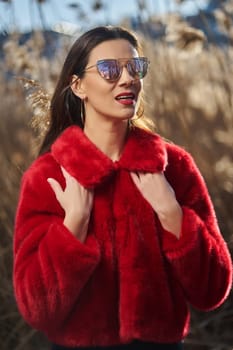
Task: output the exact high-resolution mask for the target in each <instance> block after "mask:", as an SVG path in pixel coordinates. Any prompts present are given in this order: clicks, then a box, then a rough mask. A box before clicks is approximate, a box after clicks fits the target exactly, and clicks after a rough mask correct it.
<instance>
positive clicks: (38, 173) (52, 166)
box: [22, 152, 60, 185]
mask: <svg viewBox="0 0 233 350" xmlns="http://www.w3.org/2000/svg"><path fill="white" fill-rule="evenodd" d="M59 172H60V167H59V165H58V163H57V162H56V161H55V159H54V158H53V156H52V154H51V153H50V152H47V153H45V154H43V155H41V156H39V157H38V158H37V159H35V160H34V162H33V163H32V164H31V165H30V166H29V168H28V169H27V170H26V171H25V173H24V174H23V178H22V182H23V183H25V182H27V183H28V184H32V185H34V184H35V185H39V184H40V183H41V182H44V179H46V180H47V178H48V177H55V178H56V177H57V174H59Z"/></svg>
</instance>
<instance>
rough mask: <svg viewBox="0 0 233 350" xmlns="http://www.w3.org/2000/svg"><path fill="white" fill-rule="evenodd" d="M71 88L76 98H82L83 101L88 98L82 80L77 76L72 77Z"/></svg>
mask: <svg viewBox="0 0 233 350" xmlns="http://www.w3.org/2000/svg"><path fill="white" fill-rule="evenodd" d="M70 88H71V90H72V91H73V93H74V94H75V95H76V96H78V97H79V98H81V100H84V99H85V98H86V94H85V91H84V89H83V88H82V80H81V79H80V78H79V77H78V76H77V75H75V74H74V75H72V77H71V81H70Z"/></svg>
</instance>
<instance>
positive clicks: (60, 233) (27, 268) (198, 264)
mask: <svg viewBox="0 0 233 350" xmlns="http://www.w3.org/2000/svg"><path fill="white" fill-rule="evenodd" d="M148 65H149V61H148V59H147V58H145V57H143V56H142V55H141V50H140V48H139V45H138V42H137V39H136V38H135V36H134V35H133V34H131V33H130V32H129V31H127V30H125V29H123V28H119V27H98V28H94V29H92V30H90V31H88V32H87V33H85V34H83V35H82V36H81V37H80V38H79V39H78V40H77V41H76V42H75V43H74V45H73V47H72V48H71V50H70V52H69V54H68V56H67V58H66V61H65V63H64V67H63V70H62V72H61V75H60V79H59V81H58V84H57V87H56V89H55V92H54V96H53V98H52V104H51V123H50V128H49V130H48V133H47V135H46V137H45V139H44V142H43V144H42V148H41V152H40V153H41V155H40V157H39V158H38V159H37V160H36V161H35V162H34V163H33V164H32V166H31V167H30V168H29V169H28V171H27V172H26V173H25V174H24V177H23V181H22V188H21V194H20V200H19V205H18V210H17V216H16V226H15V236H14V237H15V238H14V254H15V259H14V287H15V295H16V300H17V303H18V306H19V310H20V312H21V313H22V315H23V317H24V318H25V320H26V321H27V322H28V323H29V324H30V325H31V326H32V327H35V328H36V329H39V330H41V331H42V332H44V333H45V334H46V335H47V336H48V338H49V339H50V340H51V341H52V342H53V343H54V344H58V345H54V349H73V348H74V349H80V348H85V349H93V348H96V347H97V348H98V347H101V349H102V347H103V348H104V349H118V348H119V349H121V348H122V349H123V348H127V349H180V348H181V346H182V345H181V342H182V340H183V338H184V337H185V336H186V335H187V332H188V327H189V310H188V304H191V305H193V306H194V307H196V308H198V309H201V310H211V309H214V308H216V307H218V306H219V305H220V304H222V303H223V302H224V300H225V299H226V297H227V295H228V293H229V290H230V287H231V279H232V270H231V259H230V255H229V252H228V250H227V246H226V244H225V242H224V240H223V238H222V236H221V234H220V232H219V229H218V226H217V221H216V218H215V214H214V209H213V206H212V203H211V201H210V198H209V195H208V192H207V189H206V186H205V183H204V181H203V179H202V177H201V175H200V173H199V171H198V169H197V167H196V165H195V164H194V161H193V160H192V158H191V156H190V155H189V154H188V153H187V152H186V151H184V150H183V149H182V148H180V147H178V146H175V145H173V144H168V143H166V142H165V141H163V140H162V139H161V138H160V136H159V135H157V134H154V133H152V132H150V131H146V130H145V129H143V128H140V127H138V126H137V125H138V123H139V121H140V120H143V117H142V119H139V116H140V114H141V112H142V109H141V107H140V95H141V90H142V79H143V78H144V76H145V75H146V73H147V69H148Z"/></svg>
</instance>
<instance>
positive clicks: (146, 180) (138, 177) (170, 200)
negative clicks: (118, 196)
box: [131, 172, 182, 238]
mask: <svg viewBox="0 0 233 350" xmlns="http://www.w3.org/2000/svg"><path fill="white" fill-rule="evenodd" d="M131 177H132V179H133V181H134V183H135V185H136V186H137V188H138V189H139V191H140V192H141V194H142V196H143V197H144V198H145V199H146V200H147V202H148V203H149V204H150V205H151V206H152V208H153V209H154V211H155V212H156V214H157V215H158V218H159V220H160V222H161V225H162V226H163V228H164V229H165V230H167V231H169V232H171V233H173V234H174V235H175V236H176V237H177V238H179V237H180V232H181V225H182V209H181V207H180V205H179V203H178V202H177V200H176V197H175V193H174V190H173V188H172V187H171V186H170V184H169V183H168V181H167V179H166V178H165V176H164V174H163V173H154V174H152V173H141V172H137V173H131Z"/></svg>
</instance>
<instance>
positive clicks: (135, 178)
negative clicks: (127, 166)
mask: <svg viewBox="0 0 233 350" xmlns="http://www.w3.org/2000/svg"><path fill="white" fill-rule="evenodd" d="M130 175H131V178H132V180H133V182H134V183H135V185H136V186H137V187H138V186H139V183H140V178H139V174H138V173H133V172H130Z"/></svg>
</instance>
